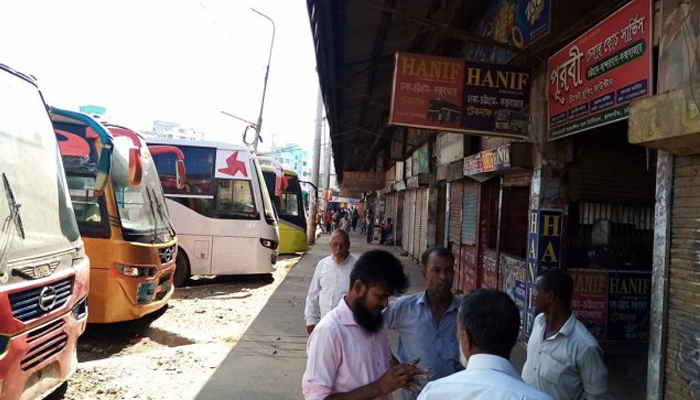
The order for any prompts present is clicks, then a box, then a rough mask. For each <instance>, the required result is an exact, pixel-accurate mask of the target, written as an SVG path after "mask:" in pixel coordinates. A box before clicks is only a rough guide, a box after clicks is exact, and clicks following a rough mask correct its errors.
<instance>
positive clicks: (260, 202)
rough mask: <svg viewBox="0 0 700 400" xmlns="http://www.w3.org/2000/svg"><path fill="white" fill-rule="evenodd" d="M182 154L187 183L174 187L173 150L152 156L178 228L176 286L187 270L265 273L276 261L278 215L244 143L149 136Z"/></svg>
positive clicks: (151, 142)
mask: <svg viewBox="0 0 700 400" xmlns="http://www.w3.org/2000/svg"><path fill="white" fill-rule="evenodd" d="M148 145H149V147H150V146H171V147H176V148H178V149H179V150H180V151H181V152H182V153H183V155H184V159H185V167H186V170H187V183H186V184H185V186H184V188H182V189H180V188H177V187H176V186H175V185H174V184H173V182H175V179H174V178H175V176H176V171H175V169H174V165H175V162H176V160H177V157H176V156H175V155H174V154H172V153H162V154H156V155H154V156H153V157H154V159H155V162H156V166H157V167H158V173H159V174H160V178H161V181H162V182H163V190H164V191H165V196H166V203H167V205H168V210H169V211H170V215H171V217H172V221H173V226H174V227H175V230H176V231H177V233H178V237H179V243H178V245H179V249H178V257H177V268H176V270H175V285H176V286H181V285H183V284H185V282H186V281H187V280H188V278H189V277H191V276H192V275H248V274H269V273H272V272H273V270H274V266H275V264H276V263H277V255H278V246H279V232H278V230H277V229H278V228H277V215H276V214H275V210H274V208H273V206H272V201H271V200H270V196H269V194H268V191H267V187H266V186H265V179H264V178H263V175H262V172H261V170H260V166H259V165H258V162H257V160H256V159H255V157H254V155H253V154H252V153H251V152H250V151H249V150H248V149H247V148H246V147H244V146H240V145H234V144H228V143H216V142H205V141H189V140H177V139H156V138H154V139H149V140H148Z"/></svg>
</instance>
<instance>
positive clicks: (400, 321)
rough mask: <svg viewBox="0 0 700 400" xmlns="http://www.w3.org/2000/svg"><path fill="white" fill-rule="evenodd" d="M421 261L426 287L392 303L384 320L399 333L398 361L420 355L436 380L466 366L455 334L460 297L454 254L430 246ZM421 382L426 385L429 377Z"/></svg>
mask: <svg viewBox="0 0 700 400" xmlns="http://www.w3.org/2000/svg"><path fill="white" fill-rule="evenodd" d="M421 263H422V268H421V274H422V275H423V277H424V278H425V281H426V286H427V289H426V290H425V291H423V292H419V293H415V294H412V295H409V296H403V297H400V298H398V299H396V300H394V301H392V302H391V303H389V306H388V307H387V308H386V309H385V310H384V321H385V323H386V327H387V328H388V329H393V330H395V331H397V332H398V333H399V347H398V354H397V358H398V360H399V362H400V363H406V362H408V361H410V360H413V359H415V358H416V357H419V358H420V362H419V363H418V366H419V367H421V368H422V369H425V370H427V371H428V374H429V380H430V381H434V380H436V379H440V378H444V377H446V376H448V375H451V374H453V373H455V372H457V371H461V370H462V369H464V368H463V367H462V364H461V363H460V361H459V344H458V342H457V335H456V334H457V314H458V310H459V304H460V300H461V299H459V298H457V297H455V296H454V295H452V282H453V281H454V256H453V255H452V252H451V251H450V250H448V249H445V248H440V247H433V248H430V249H428V250H426V251H425V253H423V255H422V257H421ZM421 383H422V385H425V384H426V383H427V381H424V382H421ZM401 395H402V398H403V399H404V400H411V399H415V398H416V394H414V393H412V392H410V391H408V390H404V391H402V392H401Z"/></svg>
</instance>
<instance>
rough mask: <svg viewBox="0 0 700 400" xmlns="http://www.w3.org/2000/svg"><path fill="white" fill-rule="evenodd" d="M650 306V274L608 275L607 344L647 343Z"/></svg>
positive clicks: (626, 273) (623, 273)
mask: <svg viewBox="0 0 700 400" xmlns="http://www.w3.org/2000/svg"><path fill="white" fill-rule="evenodd" d="M650 303H651V274H650V273H648V272H647V273H644V272H610V280H609V283H608V334H607V337H608V341H645V340H648V338H649V310H650Z"/></svg>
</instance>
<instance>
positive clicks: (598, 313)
mask: <svg viewBox="0 0 700 400" xmlns="http://www.w3.org/2000/svg"><path fill="white" fill-rule="evenodd" d="M568 272H569V274H570V275H571V278H573V280H574V296H573V299H572V301H571V308H572V309H573V311H574V314H576V318H578V320H579V321H581V322H582V323H583V324H584V325H586V328H588V330H589V331H590V332H591V333H592V334H593V336H595V338H596V339H597V340H598V341H599V342H602V341H604V340H605V337H606V326H607V321H608V273H607V272H603V271H579V270H569V271H568Z"/></svg>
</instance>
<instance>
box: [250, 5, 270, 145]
mask: <svg viewBox="0 0 700 400" xmlns="http://www.w3.org/2000/svg"><path fill="white" fill-rule="evenodd" d="M251 10H252V11H253V12H254V13H256V14H258V15H260V16H261V17H263V18H265V19H267V20H268V21H270V23H271V24H272V39H271V40H270V55H269V56H268V57H267V68H265V82H264V83H263V93H262V100H261V101H260V114H259V115H258V123H256V124H255V125H254V126H253V128H255V140H254V141H253V150H254V151H255V152H257V151H258V142H259V141H260V131H261V130H262V123H263V118H262V117H263V108H264V107H265V93H266V92H267V78H268V77H269V76H270V62H271V61H272V46H273V45H274V44H275V21H273V20H272V18H270V17H268V16H267V15H265V14H263V13H261V12H260V11H258V10H256V9H253V8H251Z"/></svg>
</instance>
